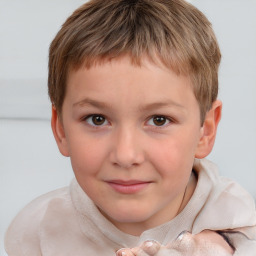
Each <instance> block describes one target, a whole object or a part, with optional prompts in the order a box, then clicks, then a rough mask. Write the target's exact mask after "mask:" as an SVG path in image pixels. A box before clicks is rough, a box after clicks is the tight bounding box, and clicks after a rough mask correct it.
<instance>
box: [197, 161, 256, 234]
mask: <svg viewBox="0 0 256 256" xmlns="http://www.w3.org/2000/svg"><path fill="white" fill-rule="evenodd" d="M195 171H196V172H197V174H198V185H197V189H198V191H199V192H200V193H199V194H204V203H203V205H202V208H201V209H200V212H199V214H198V216H197V218H196V220H195V229H196V230H197V231H199V232H200V231H201V230H203V229H205V228H208V229H211V230H226V229H238V230H241V232H243V233H244V234H246V235H248V236H249V237H251V238H254V237H255V227H256V210H255V202H254V199H253V198H252V196H251V195H250V194H249V193H248V192H247V191H246V190H245V189H244V188H242V187H241V186H240V185H239V184H238V183H236V182H235V181H233V180H231V179H228V178H225V177H222V176H220V175H219V173H218V168H217V167H216V165H215V164H213V163H212V162H210V161H208V160H206V159H203V160H199V161H196V162H195ZM251 231H254V232H251Z"/></svg>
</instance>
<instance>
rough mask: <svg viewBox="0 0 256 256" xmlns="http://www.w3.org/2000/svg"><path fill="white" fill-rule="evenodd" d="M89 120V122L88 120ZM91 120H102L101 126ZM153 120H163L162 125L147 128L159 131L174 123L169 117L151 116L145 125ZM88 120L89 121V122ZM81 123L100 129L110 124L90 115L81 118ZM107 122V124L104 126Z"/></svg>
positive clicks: (97, 115) (95, 115)
mask: <svg viewBox="0 0 256 256" xmlns="http://www.w3.org/2000/svg"><path fill="white" fill-rule="evenodd" d="M90 118H91V120H90ZM92 118H103V119H104V120H103V122H102V123H101V124H98V125H97V124H95V123H94V122H93V119H92ZM154 118H163V119H164V120H163V121H164V123H163V124H162V125H156V124H150V125H149V126H152V127H154V129H161V128H164V127H166V126H168V125H169V124H170V123H174V120H173V119H172V118H170V117H167V116H165V115H153V116H151V117H150V118H149V119H148V120H147V122H146V123H149V122H150V120H152V122H154ZM89 120H90V121H89ZM82 121H85V122H87V124H88V125H90V126H91V127H93V128H100V127H103V126H106V125H108V124H110V122H109V121H108V120H107V118H106V117H105V116H104V115H101V114H91V115H87V116H86V117H84V118H82ZM106 122H107V124H105V123H106Z"/></svg>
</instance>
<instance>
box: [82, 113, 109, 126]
mask: <svg viewBox="0 0 256 256" xmlns="http://www.w3.org/2000/svg"><path fill="white" fill-rule="evenodd" d="M85 121H86V122H87V123H88V124H89V125H92V126H104V125H107V124H108V121H107V120H106V118H105V117H104V116H102V115H96V114H95V115H90V116H88V117H86V118H85Z"/></svg>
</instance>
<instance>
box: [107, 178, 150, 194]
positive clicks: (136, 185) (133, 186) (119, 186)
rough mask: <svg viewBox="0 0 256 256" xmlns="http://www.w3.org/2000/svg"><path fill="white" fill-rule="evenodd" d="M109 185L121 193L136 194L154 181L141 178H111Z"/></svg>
mask: <svg viewBox="0 0 256 256" xmlns="http://www.w3.org/2000/svg"><path fill="white" fill-rule="evenodd" d="M107 183H108V184H109V186H110V187H111V188H112V189H114V190H115V191H116V192H118V193H121V194H135V193H138V192H140V191H142V190H144V189H145V188H147V187H148V186H149V185H150V184H151V183H152V182H150V181H149V182H148V181H140V180H128V181H124V180H110V181H107Z"/></svg>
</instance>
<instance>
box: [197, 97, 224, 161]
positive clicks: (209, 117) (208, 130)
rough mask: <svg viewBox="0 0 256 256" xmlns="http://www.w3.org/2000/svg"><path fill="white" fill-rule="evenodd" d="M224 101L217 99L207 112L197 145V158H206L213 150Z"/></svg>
mask: <svg viewBox="0 0 256 256" xmlns="http://www.w3.org/2000/svg"><path fill="white" fill-rule="evenodd" d="M221 110H222V102H221V101H219V100H216V101H215V102H214V103H213V104H212V108H211V109H210V110H209V111H208V112H207V114H206V116H205V120H204V123H203V126H202V127H201V132H202V133H201V137H200V140H199V143H198V146H197V150H196V154H195V157H196V158H204V157H206V156H207V155H209V154H210V153H211V151H212V148H213V145H214V141H215V138H216V133H217V127H218V124H219V121H220V119H221Z"/></svg>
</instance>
